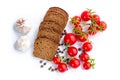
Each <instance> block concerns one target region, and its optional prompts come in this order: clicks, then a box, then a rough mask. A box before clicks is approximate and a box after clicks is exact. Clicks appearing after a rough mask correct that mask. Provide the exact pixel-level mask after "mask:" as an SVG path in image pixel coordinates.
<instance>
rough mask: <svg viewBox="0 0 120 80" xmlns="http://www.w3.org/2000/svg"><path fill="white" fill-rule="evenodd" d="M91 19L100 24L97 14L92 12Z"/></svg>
mask: <svg viewBox="0 0 120 80" xmlns="http://www.w3.org/2000/svg"><path fill="white" fill-rule="evenodd" d="M91 21H92V22H94V23H96V24H100V16H99V15H97V14H94V15H93V16H92V18H91Z"/></svg>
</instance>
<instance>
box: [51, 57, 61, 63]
mask: <svg viewBox="0 0 120 80" xmlns="http://www.w3.org/2000/svg"><path fill="white" fill-rule="evenodd" d="M53 62H54V63H55V64H59V63H60V62H61V60H60V58H58V57H54V58H53Z"/></svg>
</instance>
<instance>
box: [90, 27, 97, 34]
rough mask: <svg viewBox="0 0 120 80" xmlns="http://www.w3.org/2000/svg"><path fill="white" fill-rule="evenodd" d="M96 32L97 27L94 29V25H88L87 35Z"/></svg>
mask: <svg viewBox="0 0 120 80" xmlns="http://www.w3.org/2000/svg"><path fill="white" fill-rule="evenodd" d="M96 33H97V29H96V27H95V26H90V27H89V28H88V34H89V35H95V34H96Z"/></svg>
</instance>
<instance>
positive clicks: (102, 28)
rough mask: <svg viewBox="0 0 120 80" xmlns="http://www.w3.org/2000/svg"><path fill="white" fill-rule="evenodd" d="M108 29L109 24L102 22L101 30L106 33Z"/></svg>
mask: <svg viewBox="0 0 120 80" xmlns="http://www.w3.org/2000/svg"><path fill="white" fill-rule="evenodd" d="M106 28H107V24H106V23H105V22H104V21H100V30H101V31H105V30H106Z"/></svg>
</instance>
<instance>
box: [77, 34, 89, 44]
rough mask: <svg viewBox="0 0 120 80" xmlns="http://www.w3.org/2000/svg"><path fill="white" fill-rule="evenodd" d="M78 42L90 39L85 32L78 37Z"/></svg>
mask: <svg viewBox="0 0 120 80" xmlns="http://www.w3.org/2000/svg"><path fill="white" fill-rule="evenodd" d="M77 38H78V40H79V41H80V42H85V41H86V40H87V39H88V34H87V33H85V32H81V33H80V34H79V35H78V36H77Z"/></svg>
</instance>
